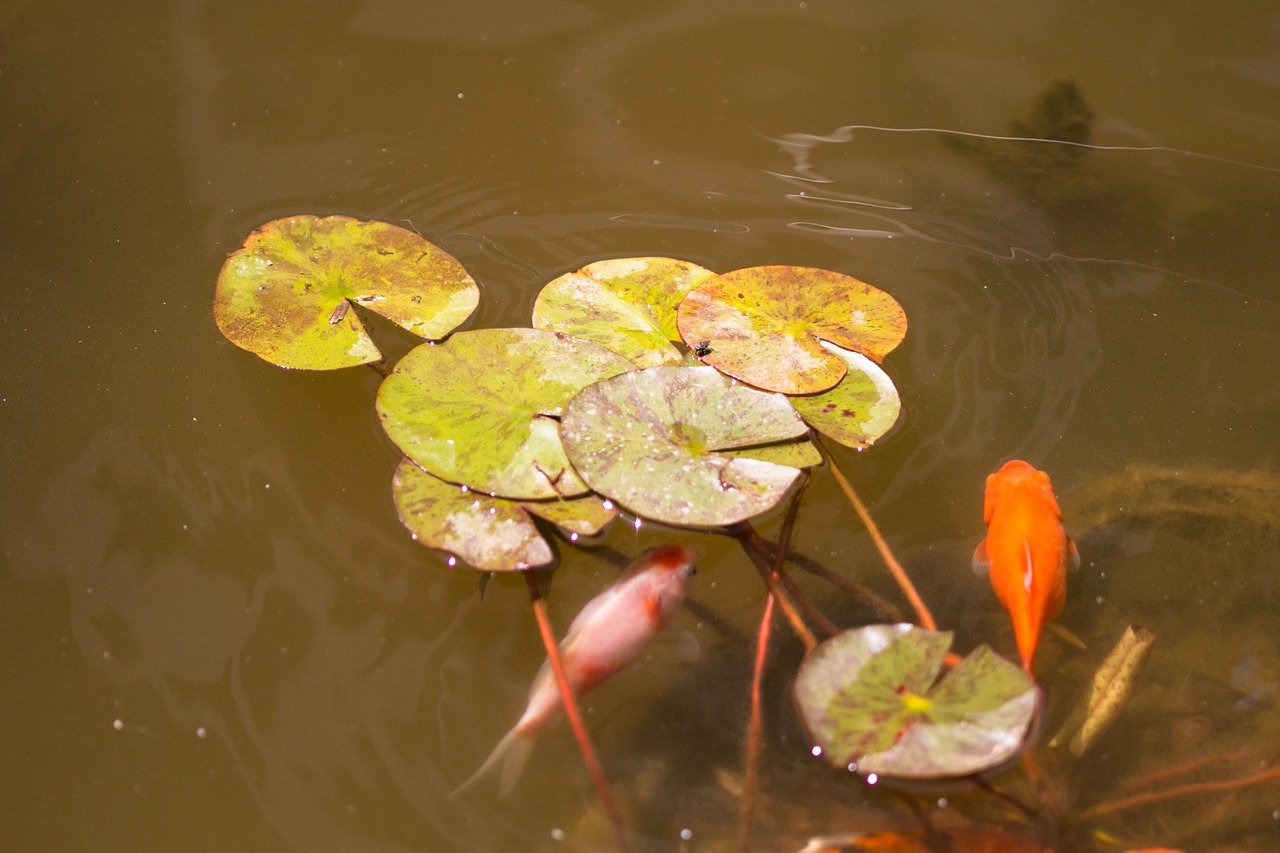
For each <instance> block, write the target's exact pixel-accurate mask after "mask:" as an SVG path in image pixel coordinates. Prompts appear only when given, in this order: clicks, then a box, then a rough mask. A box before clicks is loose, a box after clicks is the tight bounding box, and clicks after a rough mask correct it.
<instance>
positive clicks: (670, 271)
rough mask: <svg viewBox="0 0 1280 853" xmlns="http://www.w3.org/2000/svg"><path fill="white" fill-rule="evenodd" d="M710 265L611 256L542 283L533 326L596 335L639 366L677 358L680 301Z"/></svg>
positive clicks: (707, 273)
mask: <svg viewBox="0 0 1280 853" xmlns="http://www.w3.org/2000/svg"><path fill="white" fill-rule="evenodd" d="M712 275H714V273H713V272H711V270H708V269H703V268H702V267H700V266H698V265H697V264H692V263H689V262H688V261H681V260H676V259H675V258H611V259H609V260H603V261H596V262H595V263H593V264H588V265H587V266H585V267H583V268H582V269H580V270H578V271H577V272H571V273H566V274H565V275H562V276H560V277H559V278H557V279H555V280H554V281H552V282H550V283H549V284H547V286H546V287H544V288H542V292H541V293H539V294H538V298H537V300H536V301H535V302H534V303H533V327H534V328H535V329H545V330H547V331H549V332H564V333H566V334H570V335H574V336H576V337H579V338H585V339H587V340H589V341H595V342H596V343H598V344H600V345H601V346H604V347H608V348H609V349H611V350H613V351H614V352H616V353H619V354H621V355H623V356H625V357H626V358H627V359H629V360H630V361H632V362H634V363H635V364H636V365H638V366H640V367H653V366H655V365H659V364H673V363H675V362H678V361H679V360H680V357H681V356H680V352H679V350H677V349H676V348H675V347H674V346H672V345H671V341H673V340H679V337H680V333H679V331H678V330H677V329H676V306H677V305H679V304H680V300H682V299H684V297H685V294H686V293H688V292H689V291H690V290H692V289H693V288H694V287H695V286H696V285H697V284H698V283H699V282H701V281H703V280H704V279H706V278H709V277H710V276H712Z"/></svg>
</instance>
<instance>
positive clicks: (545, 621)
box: [524, 569, 631, 853]
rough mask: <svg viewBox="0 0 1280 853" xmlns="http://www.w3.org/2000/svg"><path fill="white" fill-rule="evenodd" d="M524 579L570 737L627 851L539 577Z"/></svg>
mask: <svg viewBox="0 0 1280 853" xmlns="http://www.w3.org/2000/svg"><path fill="white" fill-rule="evenodd" d="M524 577H525V580H526V581H528V583H529V599H530V600H531V601H532V602H533V615H534V617H535V618H536V619H537V621H538V632H539V633H540V634H541V635H542V645H543V646H545V647H546V650H547V660H548V661H550V662H551V671H552V672H553V673H554V674H555V677H556V686H558V687H559V688H560V698H562V699H563V700H564V712H565V716H566V717H568V718H569V725H570V726H571V727H572V728H573V736H574V737H575V738H577V741H578V749H579V750H581V751H582V760H583V762H584V763H585V764H586V765H587V771H588V772H590V773H591V780H592V781H593V782H594V783H595V786H596V791H597V792H598V793H599V794H600V802H601V804H602V805H603V806H604V810H605V813H606V814H607V815H608V816H609V825H610V826H611V827H612V829H613V836H614V839H615V841H616V842H617V845H618V850H620V851H621V853H630V850H631V847H630V845H629V844H628V843H627V833H626V829H625V828H624V827H623V824H622V815H621V814H619V812H618V807H617V805H616V804H615V803H614V802H613V795H612V794H610V793H609V785H608V784H607V783H606V782H605V779H604V771H603V770H601V769H600V760H599V759H598V758H597V757H596V751H595V747H593V746H592V745H591V738H590V737H589V736H588V735H587V727H586V726H585V725H583V723H582V715H581V714H580V713H579V712H578V701H577V699H576V698H575V697H574V695H573V689H572V688H571V687H569V680H568V679H567V678H566V677H565V674H564V664H563V663H562V662H561V661H560V647H559V645H558V644H557V643H556V635H555V632H554V631H553V630H552V629H551V620H550V619H549V618H547V605H546V603H545V602H544V601H543V600H542V592H541V591H540V590H539V589H538V579H537V577H536V576H535V575H534V573H533V570H532V569H526V570H525V572H524Z"/></svg>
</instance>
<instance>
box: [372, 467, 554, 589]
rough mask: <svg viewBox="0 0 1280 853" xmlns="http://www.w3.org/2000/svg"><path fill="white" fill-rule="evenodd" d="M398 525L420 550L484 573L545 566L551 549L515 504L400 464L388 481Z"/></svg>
mask: <svg viewBox="0 0 1280 853" xmlns="http://www.w3.org/2000/svg"><path fill="white" fill-rule="evenodd" d="M391 495H392V499H393V500H394V502H395V506H396V512H397V513H398V514H399V515H400V522H401V523H402V524H403V525H404V526H405V527H406V528H408V529H409V532H410V533H412V534H413V538H414V540H415V541H417V542H421V543H422V544H423V545H427V546H430V547H432V548H439V549H440V550H442V551H447V552H449V553H450V554H453V555H454V556H456V557H457V558H458V559H460V560H462V561H463V562H464V563H466V564H467V565H469V566H471V567H473V568H476V569H481V570H483V571H488V572H506V571H517V570H520V569H528V568H533V567H535V566H545V565H547V564H548V563H550V562H551V560H552V557H553V555H552V553H551V547H550V546H549V545H548V544H547V541H546V540H545V539H543V538H542V534H541V533H539V532H538V527H537V525H535V524H534V523H533V519H531V518H530V517H529V514H528V513H527V512H525V511H524V510H523V509H522V508H521V507H520V506H519V504H516V503H513V502H511V501H507V500H503V499H502V498H493V497H489V496H488V495H483V494H479V493H478V492H473V491H471V490H470V489H468V488H467V487H466V486H458V485H455V484H454V483H446V482H445V481H444V480H441V479H439V478H438V477H433V476H432V475H430V474H428V473H427V472H426V471H423V470H422V469H421V468H419V467H418V466H417V465H415V464H413V462H412V461H411V460H409V459H402V460H401V461H400V465H399V466H397V468H396V473H395V477H394V478H393V479H392V481H391Z"/></svg>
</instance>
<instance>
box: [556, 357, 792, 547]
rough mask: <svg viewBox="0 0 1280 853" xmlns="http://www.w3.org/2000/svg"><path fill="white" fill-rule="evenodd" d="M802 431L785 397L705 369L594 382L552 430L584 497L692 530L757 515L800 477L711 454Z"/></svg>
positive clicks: (656, 370)
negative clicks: (590, 494) (585, 488)
mask: <svg viewBox="0 0 1280 853" xmlns="http://www.w3.org/2000/svg"><path fill="white" fill-rule="evenodd" d="M807 430H808V428H807V427H806V426H805V425H804V422H803V421H802V420H800V416H799V415H797V414H796V411H795V409H794V408H793V407H792V406H791V404H790V403H789V402H788V401H787V399H786V398H785V397H783V396H781V395H778V394H766V393H764V392H761V391H757V390H755V389H753V388H748V387H746V386H744V385H742V384H741V383H738V382H734V381H733V380H731V379H729V378H728V377H725V376H723V375H721V374H720V373H718V372H717V371H715V370H714V369H713V368H710V367H650V368H647V369H644V370H637V371H633V372H631V373H627V374H623V375H621V376H615V377H613V378H611V379H607V380H605V381H603V382H598V383H596V384H595V385H592V386H590V387H589V388H586V389H584V390H583V391H582V393H580V394H578V396H577V397H575V398H574V399H573V400H572V401H571V402H570V403H569V405H568V407H567V408H566V410H565V415H564V421H563V424H562V432H563V436H564V444H565V448H566V450H567V451H568V453H569V457H570V459H572V460H573V464H574V466H575V467H576V468H577V470H578V472H579V473H580V474H581V475H582V478H583V479H584V480H585V481H586V482H587V483H588V484H590V486H591V488H593V489H594V490H595V491H597V492H599V493H600V494H603V495H606V496H608V497H609V498H612V499H613V500H614V501H616V502H617V503H619V504H621V505H622V506H625V507H626V508H627V509H629V510H631V511H632V512H634V513H636V514H637V515H640V516H643V517H644V518H649V519H653V520H655V521H662V522H666V523H668V524H677V525H687V526H694V527H711V526H719V525H723V524H733V523H735V522H738V521H741V520H742V519H745V518H749V517H751V516H753V515H756V514H758V513H761V512H764V511H766V510H768V509H769V508H771V507H772V506H774V505H775V504H776V503H777V502H778V501H779V500H781V499H782V497H783V495H785V494H786V491H787V489H788V488H790V486H791V484H792V483H793V482H794V481H795V479H796V477H797V476H799V474H800V472H799V470H798V469H796V468H791V467H788V466H783V465H776V464H774V463H772V462H765V461H762V460H759V459H754V458H747V457H745V456H744V457H733V456H729V455H727V454H725V453H722V452H720V451H724V450H729V449H732V448H747V447H749V446H751V445H756V444H766V443H770V442H776V441H781V440H784V439H787V438H795V437H797V436H800V435H803V434H804V433H805V432H807Z"/></svg>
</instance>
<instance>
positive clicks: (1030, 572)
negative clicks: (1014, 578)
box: [1022, 540, 1035, 596]
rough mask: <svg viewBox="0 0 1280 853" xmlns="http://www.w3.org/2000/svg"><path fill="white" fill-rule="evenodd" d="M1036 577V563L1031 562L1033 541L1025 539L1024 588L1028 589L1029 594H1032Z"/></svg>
mask: <svg viewBox="0 0 1280 853" xmlns="http://www.w3.org/2000/svg"><path fill="white" fill-rule="evenodd" d="M1034 577H1035V568H1034V564H1033V563H1032V562H1031V543H1030V542H1027V541H1026V540H1023V543H1022V588H1023V589H1024V590H1026V591H1027V595H1028V596H1030V595H1031V581H1032V580H1033V579H1034Z"/></svg>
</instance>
